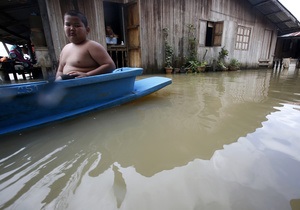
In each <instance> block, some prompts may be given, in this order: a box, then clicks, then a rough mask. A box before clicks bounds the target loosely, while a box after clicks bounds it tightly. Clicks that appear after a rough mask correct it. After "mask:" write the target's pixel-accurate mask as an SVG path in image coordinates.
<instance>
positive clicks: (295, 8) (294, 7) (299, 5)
mask: <svg viewBox="0 0 300 210" xmlns="http://www.w3.org/2000/svg"><path fill="white" fill-rule="evenodd" d="M279 1H280V3H281V4H282V5H283V6H285V8H287V9H288V10H289V11H290V12H291V13H292V14H293V15H294V16H295V18H297V20H298V21H300V12H299V11H300V10H299V9H300V1H299V0H279Z"/></svg>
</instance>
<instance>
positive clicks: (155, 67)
mask: <svg viewBox="0 0 300 210" xmlns="http://www.w3.org/2000/svg"><path fill="white" fill-rule="evenodd" d="M131 1H133V0H111V2H118V3H124V4H125V3H128V2H131ZM137 1H138V3H139V9H140V36H141V60H142V61H141V63H142V66H141V67H143V68H144V69H145V71H144V72H145V73H162V72H163V67H164V46H163V34H162V29H163V28H165V27H168V28H169V30H170V35H169V41H170V43H171V45H172V46H173V48H174V58H175V59H176V60H177V61H178V62H177V63H180V61H181V62H183V58H184V57H186V56H187V43H188V42H187V40H188V38H187V32H188V30H187V24H193V25H194V26H195V27H196V38H197V42H198V46H197V57H198V59H199V60H201V59H202V57H203V55H204V53H205V51H206V50H207V54H206V57H205V60H207V61H208V62H210V63H212V62H213V60H214V59H216V58H217V56H218V53H219V51H220V50H221V47H225V48H226V49H227V50H228V51H229V56H228V59H227V60H229V59H230V58H236V59H238V60H239V61H240V62H241V63H242V67H247V68H252V67H257V66H258V60H259V59H261V58H262V57H261V56H263V54H265V56H264V57H266V54H268V59H270V61H272V55H273V53H274V51H275V46H276V40H277V31H276V28H275V26H273V25H272V24H270V23H269V22H267V21H266V20H265V18H264V16H262V15H261V14H260V13H259V12H258V11H256V9H255V8H253V7H252V5H251V4H250V3H249V2H248V0H230V1H229V0H147V1H146V0H143V1H142V0H137ZM74 2H77V3H78V8H79V9H80V10H81V11H82V12H83V13H85V14H86V15H87V18H88V20H89V25H90V27H91V32H90V34H89V38H90V39H93V40H95V41H98V42H99V43H101V44H102V45H103V46H105V47H106V42H105V26H104V20H103V17H104V11H103V0H85V1H74V0H46V4H47V9H48V16H49V21H50V28H51V35H52V39H53V45H54V49H55V56H56V57H57V59H59V54H60V52H61V50H62V48H63V46H64V45H65V44H67V39H66V37H65V35H64V31H63V14H64V13H65V11H67V10H69V9H75V8H74V5H73V3H74ZM205 21H214V22H215V21H224V26H223V35H222V45H221V46H217V47H206V46H204V44H203V43H204V41H203V40H204V39H205V32H204V30H206V29H205V23H206V22H205ZM238 25H242V26H246V27H249V28H251V36H250V43H249V48H248V50H245V51H244V50H243V51H242V50H236V49H235V40H236V33H237V27H238ZM265 34H270V36H271V38H269V39H268V40H267V41H265V40H264V38H263V37H264V35H265ZM267 42H268V43H270V45H268V44H266V43H267ZM263 51H264V52H265V53H262V52H263Z"/></svg>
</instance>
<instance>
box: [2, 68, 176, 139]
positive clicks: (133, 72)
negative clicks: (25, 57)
mask: <svg viewBox="0 0 300 210" xmlns="http://www.w3.org/2000/svg"><path fill="white" fill-rule="evenodd" d="M142 72H143V69H141V68H121V69H117V70H115V71H114V72H113V73H110V74H103V75H97V76H93V77H86V78H80V79H72V80H63V81H58V82H53V83H50V82H46V81H42V82H31V83H23V84H9V85H2V86H0V110H1V113H0V134H5V133H9V132H13V131H18V130H21V129H25V128H30V127H33V126H37V125H41V124H45V123H49V122H53V121H57V120H61V119H65V118H69V117H73V116H76V115H78V114H81V113H84V112H88V111H91V110H95V109H105V108H109V107H113V106H117V105H120V104H123V103H126V102H128V101H131V100H134V99H137V98H140V97H142V96H145V95H147V94H150V93H152V92H155V91H157V90H159V89H161V88H163V87H165V86H167V85H169V84H171V83H172V80H171V79H169V78H165V77H149V78H146V79H141V80H137V81H136V80H135V79H136V76H138V75H141V74H142Z"/></svg>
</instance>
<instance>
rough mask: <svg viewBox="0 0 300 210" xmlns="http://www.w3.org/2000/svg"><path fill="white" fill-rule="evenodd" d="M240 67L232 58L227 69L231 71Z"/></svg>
mask: <svg viewBox="0 0 300 210" xmlns="http://www.w3.org/2000/svg"><path fill="white" fill-rule="evenodd" d="M240 65H241V63H240V62H239V61H238V60H237V59H235V58H232V59H230V61H229V64H228V67H229V68H230V69H232V70H236V69H239V68H240Z"/></svg>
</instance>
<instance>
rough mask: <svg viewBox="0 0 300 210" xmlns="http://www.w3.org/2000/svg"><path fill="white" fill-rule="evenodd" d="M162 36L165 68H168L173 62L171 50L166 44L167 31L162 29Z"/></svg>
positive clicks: (167, 43)
mask: <svg viewBox="0 0 300 210" xmlns="http://www.w3.org/2000/svg"><path fill="white" fill-rule="evenodd" d="M163 34H164V44H165V66H166V67H168V68H171V67H172V62H173V53H174V51H173V48H172V46H171V45H170V44H169V42H168V36H169V29H168V28H163Z"/></svg>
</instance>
